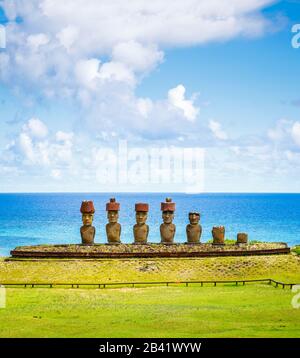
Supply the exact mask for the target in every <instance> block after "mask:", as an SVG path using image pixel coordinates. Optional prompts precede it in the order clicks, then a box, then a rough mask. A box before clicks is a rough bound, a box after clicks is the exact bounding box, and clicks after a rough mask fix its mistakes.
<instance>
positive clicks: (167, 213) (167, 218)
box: [160, 198, 175, 224]
mask: <svg viewBox="0 0 300 358" xmlns="http://www.w3.org/2000/svg"><path fill="white" fill-rule="evenodd" d="M160 209H161V211H162V219H163V222H164V224H171V223H172V221H173V219H174V212H175V203H173V202H172V199H171V198H166V201H165V202H164V203H161V207H160Z"/></svg>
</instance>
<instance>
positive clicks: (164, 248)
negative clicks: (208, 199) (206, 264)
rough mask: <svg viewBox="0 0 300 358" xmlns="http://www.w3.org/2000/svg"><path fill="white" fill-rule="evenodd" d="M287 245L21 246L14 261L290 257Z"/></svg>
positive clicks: (13, 254)
mask: <svg viewBox="0 0 300 358" xmlns="http://www.w3.org/2000/svg"><path fill="white" fill-rule="evenodd" d="M288 253H290V248H289V247H287V245H286V244H285V243H256V244H243V245H222V246H218V245H213V244H172V245H163V244H144V245H136V244H118V245H113V244H110V245H108V244H95V245H91V246H86V245H37V246H20V247H16V248H15V249H14V250H12V251H11V255H12V257H15V258H26V257H30V258H140V257H145V258H146V257H209V256H212V257H213V256H247V255H276V254H288Z"/></svg>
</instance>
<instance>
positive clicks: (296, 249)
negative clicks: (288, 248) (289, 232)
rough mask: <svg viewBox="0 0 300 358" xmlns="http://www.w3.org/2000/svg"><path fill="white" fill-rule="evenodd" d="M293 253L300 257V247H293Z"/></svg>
mask: <svg viewBox="0 0 300 358" xmlns="http://www.w3.org/2000/svg"><path fill="white" fill-rule="evenodd" d="M292 252H295V253H296V254H297V255H300V246H299V245H298V246H295V247H293V249H292Z"/></svg>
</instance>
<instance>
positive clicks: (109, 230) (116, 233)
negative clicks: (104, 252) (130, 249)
mask: <svg viewBox="0 0 300 358" xmlns="http://www.w3.org/2000/svg"><path fill="white" fill-rule="evenodd" d="M106 235H107V241H108V243H109V244H118V243H120V242H121V241H120V237H121V225H120V224H119V223H108V224H106Z"/></svg>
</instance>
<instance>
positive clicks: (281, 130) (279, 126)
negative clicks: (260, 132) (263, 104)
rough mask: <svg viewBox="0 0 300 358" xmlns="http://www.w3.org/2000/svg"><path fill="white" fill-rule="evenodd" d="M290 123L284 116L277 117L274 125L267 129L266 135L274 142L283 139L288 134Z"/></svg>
mask: <svg viewBox="0 0 300 358" xmlns="http://www.w3.org/2000/svg"><path fill="white" fill-rule="evenodd" d="M290 124H291V121H289V120H287V119H285V118H282V119H279V120H278V121H277V122H276V125H275V127H274V128H271V129H269V130H268V132H267V136H268V137H269V138H270V139H271V140H273V141H275V142H276V141H281V140H283V139H284V138H285V137H286V136H287V135H289V132H290V128H289V127H290Z"/></svg>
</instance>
